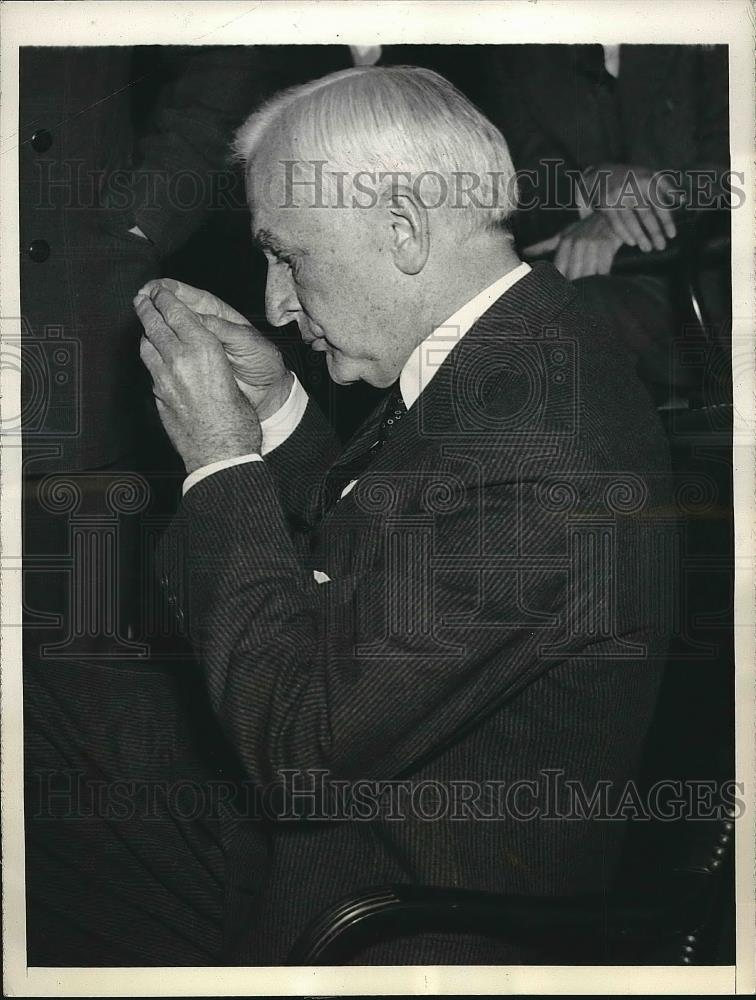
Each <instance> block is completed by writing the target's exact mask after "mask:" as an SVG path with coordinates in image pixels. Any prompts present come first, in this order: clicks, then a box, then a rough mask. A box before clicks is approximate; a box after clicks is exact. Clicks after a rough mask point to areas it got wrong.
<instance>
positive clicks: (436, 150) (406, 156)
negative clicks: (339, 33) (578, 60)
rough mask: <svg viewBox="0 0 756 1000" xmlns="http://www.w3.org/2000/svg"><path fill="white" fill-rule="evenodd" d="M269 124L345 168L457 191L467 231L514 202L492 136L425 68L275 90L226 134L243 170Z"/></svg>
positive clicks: (504, 215) (356, 73) (505, 161)
mask: <svg viewBox="0 0 756 1000" xmlns="http://www.w3.org/2000/svg"><path fill="white" fill-rule="evenodd" d="M274 127H275V128H276V130H278V129H285V130H286V131H287V132H288V134H290V135H292V136H296V137H297V140H298V141H299V142H300V143H301V144H302V145H303V146H304V148H307V149H311V150H313V151H314V152H316V154H317V157H318V159H320V160H326V161H327V162H328V163H333V164H337V165H339V166H340V167H346V168H347V169H351V170H353V171H366V170H367V171H386V172H392V171H408V172H410V173H411V174H414V176H419V175H431V176H432V175H435V176H436V177H439V175H440V177H441V178H442V179H443V181H444V183H445V185H446V189H447V192H448V193H449V195H450V196H451V194H454V195H455V197H456V196H458V195H459V193H460V192H462V195H461V197H459V198H458V199H457V203H456V204H453V207H456V208H464V209H465V211H463V212H460V213H459V216H463V217H464V222H465V224H466V225H467V226H468V227H469V228H470V229H471V230H477V229H483V228H485V229H490V228H498V227H500V226H501V225H502V224H503V223H504V222H505V220H507V219H508V218H509V216H510V215H511V214H512V212H513V211H514V210H515V208H516V205H517V188H516V178H515V170H514V166H513V164H512V158H511V156H510V154H509V148H508V146H507V143H506V141H505V139H504V137H503V136H502V134H501V132H499V130H498V129H497V128H496V127H495V126H494V125H493V124H492V123H491V122H490V121H489V120H488V119H487V118H486V117H485V116H484V115H483V114H482V113H481V112H480V111H479V110H478V109H477V108H476V107H475V106H474V105H473V104H472V103H471V102H470V101H469V100H468V99H467V98H466V97H464V96H463V95H462V94H461V93H460V92H459V91H458V90H457V89H456V88H455V87H454V86H453V85H452V84H451V83H449V81H448V80H446V79H444V77H442V76H440V75H439V74H438V73H434V72H433V71H432V70H428V69H422V68H420V67H417V66H392V67H373V66H365V67H357V68H353V69H347V70H342V71H340V72H338V73H331V74H330V75H329V76H324V77H322V78H320V79H318V80H313V81H311V82H309V83H306V84H304V85H303V86H299V87H292V88H291V89H289V90H285V91H282V92H281V93H279V94H277V95H276V96H275V97H273V98H272V99H271V100H269V101H268V102H267V103H266V104H264V105H263V106H262V107H261V108H260V109H259V110H257V111H255V112H254V114H252V115H250V117H249V118H248V119H247V120H246V122H245V123H244V124H243V125H242V126H241V127H240V128H239V130H238V131H237V133H236V136H235V139H234V143H233V147H232V148H233V153H234V157H235V159H237V160H240V161H242V162H243V163H244V165H245V169H246V170H247V171H249V170H250V168H251V166H252V164H253V161H254V159H255V157H256V155H257V154H258V153H259V152H260V151H261V150H262V149H264V148H265V145H266V140H267V139H269V138H270V136H269V132H270V130H271V129H272V128H274ZM452 184H453V186H451V185H452ZM459 216H458V217H459ZM461 221H462V219H460V222H461Z"/></svg>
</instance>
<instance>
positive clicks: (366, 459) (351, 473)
mask: <svg viewBox="0 0 756 1000" xmlns="http://www.w3.org/2000/svg"><path fill="white" fill-rule="evenodd" d="M406 412H407V407H406V406H405V405H404V400H403V399H402V394H401V391H400V389H399V382H398V381H397V382H395V383H394V384H393V386H392V387H391V391H390V392H389V394H388V397H387V399H386V405H385V407H384V409H383V417H382V418H381V422H380V424H379V426H378V439H377V440H376V441H374V442H373V444H372V445H371V446H370V447H369V448H366V449H365V451H363V452H360V454H359V455H356V456H355V457H354V458H353V459H351V460H350V461H349V462H346V463H344V464H339V463H337V464H336V465H335V466H334V467H333V468H332V469H331V471H330V472H329V473H328V476H327V478H326V482H325V490H324V496H323V500H324V510H329V509H330V508H331V507H332V506H333V505H334V504H335V503H336V502H337V501H338V500H339V499H340V498H341V493H342V491H343V489H344V487H345V486H346V485H347V484H348V483H350V482H352V480H354V479H357V478H358V477H359V476H361V475H362V473H363V472H364V471H365V470H366V469H367V468H368V466H369V465H370V463H371V462H372V461H373V459H374V458H375V456H376V455H377V454H378V452H379V451H380V450H381V448H382V447H383V446H384V444H385V443H386V442H387V441H388V440H389V438H390V437H391V435H392V434H393V433H394V432H395V431H396V425H397V424H398V423H399V421H400V420H401V419H402V417H403V416H404V415H405V413H406Z"/></svg>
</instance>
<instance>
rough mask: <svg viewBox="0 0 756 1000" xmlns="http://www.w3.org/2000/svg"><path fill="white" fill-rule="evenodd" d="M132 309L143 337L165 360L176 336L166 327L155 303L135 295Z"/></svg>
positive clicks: (144, 296) (174, 342) (174, 344)
mask: <svg viewBox="0 0 756 1000" xmlns="http://www.w3.org/2000/svg"><path fill="white" fill-rule="evenodd" d="M134 309H135V311H136V314H137V316H138V317H139V321H140V322H141V324H142V327H143V328H144V336H145V337H146V338H147V340H148V341H149V343H151V344H152V345H153V347H154V348H155V350H156V351H157V352H158V353H159V354H160V356H161V358H162V359H163V360H165V359H166V357H167V356H168V355H169V354H170V352H171V349H172V348H175V346H176V334H175V333H174V332H173V330H172V329H171V328H170V327H169V326H167V325H166V322H165V320H164V318H163V316H162V315H161V314H160V312H159V311H158V310H157V308H156V307H155V303H154V302H153V301H152V299H150V298H148V297H147V296H146V295H137V297H136V298H135V299H134Z"/></svg>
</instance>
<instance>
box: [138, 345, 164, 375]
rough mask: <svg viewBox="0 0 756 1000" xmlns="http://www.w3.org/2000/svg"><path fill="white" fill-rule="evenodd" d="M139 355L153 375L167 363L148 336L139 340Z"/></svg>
mask: <svg viewBox="0 0 756 1000" xmlns="http://www.w3.org/2000/svg"><path fill="white" fill-rule="evenodd" d="M139 357H140V358H141V359H142V361H143V362H144V364H145V365H146V367H147V368H148V370H149V372H150V374H152V375H154V374H155V373H157V372H158V371H159V370H160V368H161V367H162V366H163V365H164V364H165V362H164V361H163V358H162V355H161V354H160V351H158V349H157V347H155V345H154V344H153V343H152V342H151V341H150V340H149V339H148V338H147V337H146V336H144V337H142V339H141V340H140V342H139Z"/></svg>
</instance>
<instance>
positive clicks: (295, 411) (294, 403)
mask: <svg viewBox="0 0 756 1000" xmlns="http://www.w3.org/2000/svg"><path fill="white" fill-rule="evenodd" d="M292 378H293V379H294V382H293V384H292V387H291V391H290V392H289V397H288V399H287V400H286V402H285V403H284V405H283V406H282V407H280V408H279V409H278V410H276V412H275V413H273V414H272V415H271V416H269V417H268V418H267V419H266V420H263V421H262V423H261V424H260V429H261V430H262V448H261V449H260V451H261V453H262V454H263V455H267V454H268V452H269V451H273V449H274V448H277V447H278V446H279V445H281V444H283V443H284V441H285V440H286V439H287V438H288V437H289V436H290V435H291V434H293V433H294V431H295V430H296V429H297V427H299V423H300V421H301V419H302V417H303V416H304V412H305V410H306V409H307V403H308V402H309V396H308V395H307V393H306V392H305V391H304V388H303V387H302V383H301V382H300V381H299V379H298V378H297V376H296V375H295V374H294V373H293V372H292Z"/></svg>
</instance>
